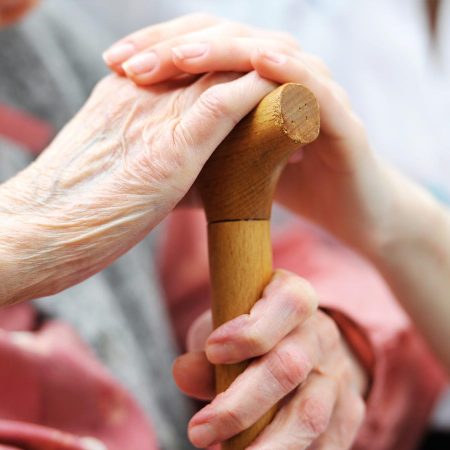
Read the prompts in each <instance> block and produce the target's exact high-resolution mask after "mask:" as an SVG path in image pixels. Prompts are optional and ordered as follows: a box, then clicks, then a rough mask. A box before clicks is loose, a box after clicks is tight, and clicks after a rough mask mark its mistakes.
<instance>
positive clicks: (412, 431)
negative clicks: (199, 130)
mask: <svg viewBox="0 0 450 450" xmlns="http://www.w3.org/2000/svg"><path fill="white" fill-rule="evenodd" d="M205 231H206V225H205V222H204V218H203V214H202V213H201V212H198V211H193V210H191V211H188V210H184V211H177V212H176V213H174V214H173V215H172V217H171V218H170V219H169V220H168V223H167V229H166V235H165V241H164V245H163V248H162V250H163V251H162V253H161V259H160V265H161V277H162V283H163V287H164V289H165V293H166V296H167V299H168V302H169V305H170V311H171V318H172V320H173V323H174V325H175V328H176V330H177V332H178V335H177V337H178V340H179V343H180V344H181V345H183V343H184V342H185V337H186V333H187V330H188V328H189V325H190V324H191V323H192V321H193V320H194V318H195V317H197V316H198V314H200V313H201V312H202V311H203V310H204V309H206V308H207V307H208V302H209V288H208V281H207V257H206V255H207V249H206V246H207V244H206V238H205V237H206V236H205V235H206V233H205ZM273 241H274V262H275V267H279V268H284V269H288V270H290V271H292V272H295V273H298V274H299V275H301V276H302V277H304V278H306V279H308V280H309V281H310V282H311V283H312V284H313V286H314V287H315V289H316V291H317V292H318V294H319V298H320V302H321V306H325V307H328V308H331V309H332V310H335V311H340V312H341V313H343V314H341V315H342V316H343V317H347V319H346V320H339V319H338V325H339V326H340V327H341V329H342V331H343V334H344V335H345V336H346V337H347V339H350V342H349V343H350V345H351V346H352V347H353V349H354V351H355V353H356V354H357V355H358V356H359V357H360V359H361V362H363V363H364V365H365V366H366V367H370V366H372V374H371V375H372V385H371V390H370V394H369V398H368V402H367V406H368V408H367V415H366V420H365V422H364V424H363V426H362V428H361V431H360V433H359V436H358V439H357V442H356V443H355V445H354V449H358V450H359V449H361V450H412V449H413V448H415V446H416V445H417V444H418V442H419V439H420V436H421V434H422V433H423V431H424V428H425V426H426V423H427V420H428V416H429V414H430V412H431V409H432V407H433V404H434V402H435V400H436V399H437V397H438V395H439V393H440V392H441V390H442V388H443V387H444V384H445V381H446V378H445V375H444V372H443V370H442V369H441V367H440V366H439V364H438V363H437V362H436V360H435V359H434V358H433V356H432V355H431V353H430V352H429V351H428V349H427V347H426V346H425V344H424V342H423V341H422V339H421V338H420V336H419V335H418V333H417V332H416V331H415V330H414V328H413V326H412V325H411V323H410V322H409V320H408V318H407V316H406V315H405V314H404V313H403V311H402V310H401V309H400V307H399V306H398V305H397V303H396V302H395V299H394V298H393V296H392V295H391V293H390V291H389V290H388V288H387V287H386V285H385V283H384V281H383V280H382V279H381V277H380V276H379V275H378V273H377V272H376V271H375V270H374V269H373V268H372V267H371V266H370V265H369V264H368V262H366V261H365V260H363V259H362V258H360V257H359V256H358V255H356V254H355V253H354V252H352V251H350V250H348V249H347V248H345V247H344V246H343V245H341V244H339V243H338V242H336V241H335V240H333V239H332V238H330V237H329V236H328V235H325V234H324V233H323V232H320V231H318V230H317V229H316V228H315V227H313V226H311V225H308V224H306V223H303V222H300V221H294V223H291V224H290V225H289V226H288V227H286V228H284V229H283V230H278V232H277V233H276V235H275V237H274V239H273ZM367 342H369V344H368V345H367V344H366V343H367Z"/></svg>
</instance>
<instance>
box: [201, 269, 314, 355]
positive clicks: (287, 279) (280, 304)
mask: <svg viewBox="0 0 450 450" xmlns="http://www.w3.org/2000/svg"><path fill="white" fill-rule="evenodd" d="M317 306H318V300H317V296H316V293H315V291H314V289H313V288H312V287H311V285H310V284H309V283H308V282H307V281H306V280H304V279H302V278H300V277H299V276H297V275H294V274H292V273H289V272H287V271H281V270H278V271H276V272H275V275H274V276H273V278H272V281H271V282H270V283H269V284H268V286H267V287H266V289H265V290H264V293H263V297H262V298H261V299H260V300H258V302H256V304H255V306H254V307H253V308H252V310H251V311H250V314H244V315H242V316H239V317H236V318H235V319H233V320H231V321H230V322H227V323H226V324H224V325H222V326H220V327H219V328H217V329H216V330H215V331H213V333H212V334H211V336H210V337H209V339H208V341H207V343H206V354H207V356H208V359H209V361H210V362H212V363H213V364H232V363H236V362H240V361H245V360H247V359H250V358H254V357H256V356H260V355H263V354H265V353H267V352H268V351H269V350H271V349H272V348H274V347H275V346H276V345H277V344H278V343H279V342H280V341H281V340H282V339H283V338H284V337H285V336H287V335H288V334H289V333H290V332H291V331H292V330H293V329H294V328H296V327H297V326H298V325H300V324H301V323H303V322H304V321H305V320H307V319H308V318H309V317H311V315H312V314H313V313H314V311H315V310H316V309H317Z"/></svg>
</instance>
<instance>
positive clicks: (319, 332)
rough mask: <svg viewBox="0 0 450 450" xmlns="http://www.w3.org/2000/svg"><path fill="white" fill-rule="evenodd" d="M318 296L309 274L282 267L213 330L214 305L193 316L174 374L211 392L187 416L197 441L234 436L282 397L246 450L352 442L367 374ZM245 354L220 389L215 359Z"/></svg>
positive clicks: (295, 449) (196, 393) (200, 394)
mask: <svg viewBox="0 0 450 450" xmlns="http://www.w3.org/2000/svg"><path fill="white" fill-rule="evenodd" d="M317 303H318V302H317V295H316V293H315V291H314V289H313V288H312V286H311V285H310V284H309V283H308V282H307V281H305V280H303V279H301V278H300V277H298V276H297V275H294V274H292V273H289V272H286V271H277V272H276V273H275V275H274V277H273V278H272V281H271V282H270V283H269V285H268V286H267V287H266V289H265V290H264V293H263V296H262V298H261V299H260V300H259V301H258V302H257V303H256V304H255V306H254V307H253V308H252V310H251V311H250V313H249V314H244V315H242V316H239V317H237V318H235V319H233V320H231V321H229V322H228V323H226V324H224V325H222V326H221V327H219V328H217V329H216V330H214V331H212V323H211V322H212V321H211V313H210V312H209V311H208V312H207V313H205V314H204V315H203V316H201V317H200V318H199V319H198V320H197V321H196V322H195V323H194V324H193V326H192V327H191V330H190V334H189V339H188V348H189V353H186V354H185V355H183V356H180V357H179V358H178V359H177V361H176V362H175V364H174V377H175V381H176V383H177V384H178V386H179V387H180V389H181V390H182V391H184V392H185V393H186V394H188V395H191V396H193V397H196V398H200V399H204V400H205V399H206V400H212V402H211V403H210V404H209V405H208V406H206V407H205V408H203V409H202V410H201V411H200V412H198V413H197V414H196V415H195V416H194V417H193V418H192V420H191V421H190V423H189V437H190V439H191V441H192V442H193V443H194V444H195V445H196V446H198V447H201V448H204V447H206V446H208V445H211V444H212V443H218V442H221V441H223V440H225V439H228V438H230V437H232V436H234V435H235V434H237V433H239V432H241V431H243V430H244V429H246V428H248V427H249V426H250V425H251V424H253V423H255V422H256V420H257V419H258V418H259V417H261V415H262V414H264V412H266V411H268V410H269V409H270V408H271V407H272V406H273V405H275V404H277V403H278V402H280V403H279V411H278V413H277V415H276V416H275V418H274V419H273V421H272V423H271V424H270V425H269V426H268V427H267V428H266V429H265V430H264V431H263V432H262V433H261V435H260V436H259V437H258V438H257V439H256V440H255V442H254V443H253V444H252V445H251V446H250V447H249V449H248V450H250V449H252V450H274V449H277V450H278V449H283V450H303V449H306V448H308V449H309V448H314V449H322V450H325V449H329V448H333V449H336V450H337V449H339V450H346V449H348V448H350V446H351V444H352V442H353V440H354V439H355V436H356V433H357V431H358V429H359V426H360V424H361V422H362V420H363V417H364V410H365V405H364V401H363V399H362V394H363V393H364V391H365V389H366V387H367V379H366V374H365V372H364V370H363V369H362V368H361V367H360V366H359V363H358V361H357V360H356V359H355V358H354V356H353V355H352V352H351V350H350V349H349V348H348V347H347V345H346V344H345V341H344V340H343V339H342V338H341V336H340V332H339V330H338V328H337V326H336V324H335V323H334V321H333V320H332V319H331V318H330V317H328V316H327V315H326V314H325V313H323V312H322V311H318V310H317ZM274 317H277V320H273V319H274ZM248 359H251V360H252V363H251V364H250V366H249V367H248V368H247V369H246V370H245V371H244V372H243V373H242V374H241V375H240V376H239V377H238V378H237V379H236V380H235V381H234V382H233V383H232V385H231V386H230V387H229V388H228V389H227V390H226V391H225V392H224V393H222V394H220V395H218V396H216V397H215V395H214V370H213V366H212V364H231V363H236V362H241V361H246V360H248Z"/></svg>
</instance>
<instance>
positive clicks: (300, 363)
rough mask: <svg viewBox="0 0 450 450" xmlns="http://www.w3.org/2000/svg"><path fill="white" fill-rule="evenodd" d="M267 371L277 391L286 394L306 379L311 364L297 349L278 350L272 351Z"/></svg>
mask: <svg viewBox="0 0 450 450" xmlns="http://www.w3.org/2000/svg"><path fill="white" fill-rule="evenodd" d="M267 369H268V371H269V374H270V376H271V378H272V379H273V381H274V383H275V384H276V385H277V386H278V388H279V390H280V391H281V392H282V393H283V394H287V393H289V392H291V391H292V390H293V389H295V388H296V387H297V386H298V385H299V384H300V383H301V382H302V381H303V380H304V379H305V378H306V377H307V375H308V373H309V371H310V369H311V363H310V361H309V359H308V358H307V357H306V355H304V354H301V353H299V352H298V350H297V349H294V348H278V349H275V350H274V352H273V354H272V358H271V359H270V360H269V364H268V368H267Z"/></svg>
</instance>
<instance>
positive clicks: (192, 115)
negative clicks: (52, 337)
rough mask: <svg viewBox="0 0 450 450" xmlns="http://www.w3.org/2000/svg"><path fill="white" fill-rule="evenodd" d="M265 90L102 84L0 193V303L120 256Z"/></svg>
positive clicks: (215, 82) (257, 86)
mask: <svg viewBox="0 0 450 450" xmlns="http://www.w3.org/2000/svg"><path fill="white" fill-rule="evenodd" d="M273 87H274V86H273V84H272V83H270V82H268V81H265V80H262V79H260V78H259V76H258V75H256V74H255V73H250V74H247V75H245V76H239V75H237V74H232V73H228V74H211V75H205V76H203V77H201V78H198V77H195V78H184V79H183V80H178V81H172V82H168V83H164V84H160V85H158V86H155V87H149V88H140V87H137V86H136V85H135V84H134V83H132V82H130V81H129V80H127V79H125V78H120V77H118V76H116V75H113V76H110V77H108V78H106V79H104V80H103V81H101V82H100V83H99V85H98V86H97V87H96V88H95V90H94V92H93V94H92V95H91V97H90V99H89V100H88V101H87V103H86V105H85V106H84V107H83V108H82V109H81V111H80V112H79V113H78V114H77V115H76V116H75V118H74V119H73V120H72V121H71V122H70V123H69V124H68V125H67V126H66V127H65V128H64V129H63V130H62V131H61V132H60V134H59V135H58V136H57V138H56V139H55V140H54V141H53V143H52V144H51V145H50V146H49V147H48V148H47V149H46V150H45V151H44V152H43V153H42V154H41V156H40V157H39V158H38V159H37V160H36V161H35V162H34V163H33V164H31V165H30V166H29V167H27V168H26V169H25V170H24V171H22V172H21V173H19V174H18V175H16V176H15V177H14V178H12V179H11V180H9V181H8V182H6V183H5V184H3V185H2V186H1V187H0V216H1V224H2V230H1V235H0V253H1V255H2V263H1V265H0V271H1V273H2V280H4V281H3V284H2V286H1V287H0V299H1V303H2V304H5V303H12V302H15V301H19V300H26V299H30V298H36V297H39V296H44V295H50V294H53V293H55V292H57V291H60V290H62V289H64V288H67V287H69V286H71V285H73V284H75V283H77V282H79V281H82V280H83V279H85V278H87V277H88V276H90V275H92V274H93V273H95V272H97V271H100V270H101V269H103V268H104V267H105V266H107V265H108V264H110V263H111V262H112V261H113V260H114V259H115V258H117V257H118V256H120V255H121V254H123V253H124V252H126V251H127V250H128V249H129V248H130V247H132V246H133V245H134V244H136V243H137V242H138V241H139V240H140V239H142V238H143V237H144V236H145V235H146V234H147V233H148V232H149V231H150V230H151V229H152V228H153V227H154V226H155V225H156V224H157V223H158V222H159V221H160V220H161V219H163V218H164V217H165V216H166V215H167V214H168V213H169V212H170V211H171V209H172V208H173V207H174V206H175V205H176V204H177V203H178V202H179V201H180V200H181V199H182V198H183V196H185V194H186V193H187V192H188V190H189V188H190V187H191V185H192V183H193V182H194V180H195V178H196V177H197V175H198V173H199V172H200V170H201V168H202V166H203V164H204V163H205V161H206V160H207V159H208V157H209V156H210V155H211V153H212V152H213V151H214V150H215V149H216V148H217V146H218V145H219V143H220V142H221V141H222V140H223V138H224V137H225V136H226V135H227V134H228V133H229V132H230V131H231V129H232V128H233V126H234V125H235V124H236V122H238V121H239V120H240V119H241V118H242V117H243V116H244V115H245V114H247V113H248V112H249V111H250V110H251V109H252V108H253V107H254V106H255V105H256V104H257V103H258V101H259V100H260V99H261V98H262V97H263V96H264V95H266V94H267V93H268V92H270V91H271V90H272V89H273ZM1 237H3V238H1Z"/></svg>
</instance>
